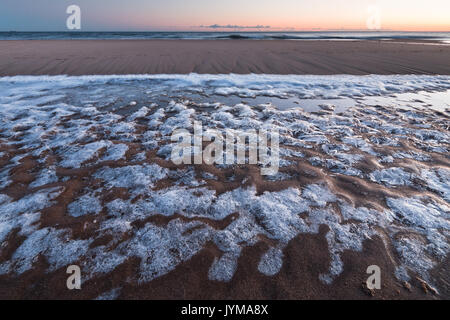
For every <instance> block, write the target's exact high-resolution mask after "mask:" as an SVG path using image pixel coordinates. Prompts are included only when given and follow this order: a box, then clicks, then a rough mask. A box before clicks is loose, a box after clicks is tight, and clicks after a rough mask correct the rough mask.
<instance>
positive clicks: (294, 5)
mask: <svg viewBox="0 0 450 320" xmlns="http://www.w3.org/2000/svg"><path fill="white" fill-rule="evenodd" d="M73 4H75V5H78V6H79V7H80V8H81V31H163V30H164V31H211V30H215V31H219V30H231V29H233V30H237V29H239V28H241V27H242V28H241V30H248V31H254V30H261V31H262V30H264V31H269V30H270V31H287V30H291V31H294V30H295V31H325V30H366V29H368V26H369V25H372V26H373V23H368V21H372V22H373V21H378V22H379V23H377V24H376V25H375V26H376V28H381V29H382V30H396V31H450V1H449V0H426V1H425V0H314V1H304V0H0V31H64V30H67V29H66V20H67V18H68V16H69V15H68V14H66V9H67V7H68V6H69V5H73ZM374 8H375V9H374ZM374 17H379V19H375V20H373V18H374ZM214 25H215V26H216V28H209V26H214ZM229 25H231V26H232V27H228V28H227V27H226V26H229ZM256 26H258V27H259V29H258V28H252V27H256ZM262 26H264V28H263V27H262ZM221 27H223V28H221ZM244 27H250V28H244ZM267 27H270V28H267Z"/></svg>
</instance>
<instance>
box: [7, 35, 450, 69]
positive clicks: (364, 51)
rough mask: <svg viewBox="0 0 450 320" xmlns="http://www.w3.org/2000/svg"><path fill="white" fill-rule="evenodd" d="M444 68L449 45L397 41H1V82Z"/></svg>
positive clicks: (446, 62) (449, 67)
mask: <svg viewBox="0 0 450 320" xmlns="http://www.w3.org/2000/svg"><path fill="white" fill-rule="evenodd" d="M430 44H433V45H430ZM448 61H450V46H449V45H446V44H442V43H430V42H424V43H416V42H410V41H398V40H396V41H395V42H394V41H379V40H365V41H340V40H302V41H286V40H131V39H130V40H2V41H0V76H15V75H62V74H65V75H114V74H117V75H124V74H190V73H198V74H229V73H235V74H248V73H254V74H280V75H288V74H298V75H302V74H316V75H339V74H351V75H368V74H382V75H388V74H433V75H434V74H436V75H437V74H439V75H450V64H449V63H448Z"/></svg>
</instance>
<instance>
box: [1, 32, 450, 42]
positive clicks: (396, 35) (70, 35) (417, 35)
mask: <svg viewBox="0 0 450 320" xmlns="http://www.w3.org/2000/svg"><path fill="white" fill-rule="evenodd" d="M44 39H46V40H50V39H55V40H56V39H173V40H175V39H207V40H220V39H251V40H348V41H351V40H396V39H406V40H435V41H445V42H449V41H450V32H385V31H382V32H381V31H360V32H354V31H351V32H350V31H346V32H342V31H340V32H333V31H328V32H242V31H232V32H76V31H73V32H0V40H44Z"/></svg>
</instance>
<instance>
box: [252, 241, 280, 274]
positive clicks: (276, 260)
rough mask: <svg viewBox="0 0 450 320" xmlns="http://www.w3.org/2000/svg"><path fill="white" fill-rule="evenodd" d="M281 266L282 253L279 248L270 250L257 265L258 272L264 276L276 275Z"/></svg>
mask: <svg viewBox="0 0 450 320" xmlns="http://www.w3.org/2000/svg"><path fill="white" fill-rule="evenodd" d="M282 265H283V251H282V250H281V249H280V248H273V247H272V248H270V249H269V250H268V251H267V252H266V253H264V254H263V256H262V257H261V260H260V261H259V264H258V270H259V272H261V273H262V274H265V275H266V276H273V275H276V274H277V273H278V272H279V271H280V269H281V267H282Z"/></svg>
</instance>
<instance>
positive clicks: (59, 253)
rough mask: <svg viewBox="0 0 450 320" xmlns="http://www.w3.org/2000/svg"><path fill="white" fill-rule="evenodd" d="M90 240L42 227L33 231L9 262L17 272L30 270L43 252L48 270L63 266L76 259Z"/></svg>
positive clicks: (85, 249) (86, 248)
mask: <svg viewBox="0 0 450 320" xmlns="http://www.w3.org/2000/svg"><path fill="white" fill-rule="evenodd" d="M90 242H91V241H90V240H72V239H70V237H69V236H68V234H67V232H65V231H63V230H59V231H57V230H55V229H52V228H44V229H40V230H37V231H35V232H33V233H32V234H31V235H30V236H29V237H28V238H27V239H26V240H25V241H24V242H23V243H22V244H21V245H20V247H19V248H18V249H17V250H16V251H15V252H14V254H13V256H12V258H11V261H10V263H9V266H10V268H12V269H13V270H14V272H15V273H17V274H22V273H24V272H25V271H27V270H30V269H31V268H32V266H33V264H34V263H35V262H36V261H37V258H38V256H39V255H41V254H43V255H44V256H45V257H46V258H47V260H48V262H49V264H50V268H49V270H50V271H54V270H57V269H59V268H61V267H65V266H67V265H69V264H71V263H72V262H74V261H76V260H77V259H79V257H81V256H82V255H83V254H85V253H86V251H87V250H88V246H89V244H90Z"/></svg>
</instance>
